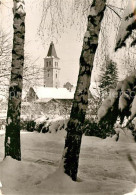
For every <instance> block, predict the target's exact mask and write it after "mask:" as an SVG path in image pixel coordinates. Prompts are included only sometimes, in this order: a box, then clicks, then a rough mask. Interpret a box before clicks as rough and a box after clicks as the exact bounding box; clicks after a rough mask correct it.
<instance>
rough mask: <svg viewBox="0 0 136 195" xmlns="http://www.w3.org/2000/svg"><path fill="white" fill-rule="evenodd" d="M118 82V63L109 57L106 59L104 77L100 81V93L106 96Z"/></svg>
mask: <svg viewBox="0 0 136 195" xmlns="http://www.w3.org/2000/svg"><path fill="white" fill-rule="evenodd" d="M117 82H118V71H117V65H116V63H115V62H113V61H112V60H111V59H110V58H109V57H107V60H106V67H105V70H102V77H101V82H100V85H99V87H100V93H101V95H102V97H103V96H106V95H107V94H108V93H109V91H110V89H111V88H115V87H116V85H117Z"/></svg>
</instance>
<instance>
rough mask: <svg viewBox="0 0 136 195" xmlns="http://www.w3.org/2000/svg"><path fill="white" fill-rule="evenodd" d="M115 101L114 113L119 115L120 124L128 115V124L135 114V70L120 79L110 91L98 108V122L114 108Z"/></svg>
mask: <svg viewBox="0 0 136 195" xmlns="http://www.w3.org/2000/svg"><path fill="white" fill-rule="evenodd" d="M115 103H116V105H117V107H116V111H117V112H116V115H117V117H120V121H121V124H122V123H123V121H124V118H125V117H127V118H128V117H129V119H128V123H127V125H128V124H129V123H130V122H131V121H132V120H133V119H134V118H135V116H136V71H134V73H132V74H131V75H129V76H128V77H126V78H125V79H124V80H123V81H120V82H119V83H118V84H117V86H116V88H115V89H112V90H111V91H110V93H109V96H108V97H107V98H106V99H105V100H104V102H103V103H102V105H101V107H100V108H99V110H98V121H99V122H101V121H102V120H104V119H105V118H107V115H108V114H109V113H111V112H112V111H113V110H114V107H115ZM117 117H116V118H117ZM110 120H112V119H110Z"/></svg>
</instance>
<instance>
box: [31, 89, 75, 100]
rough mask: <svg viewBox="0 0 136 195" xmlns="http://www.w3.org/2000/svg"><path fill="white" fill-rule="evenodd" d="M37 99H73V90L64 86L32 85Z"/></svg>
mask: <svg viewBox="0 0 136 195" xmlns="http://www.w3.org/2000/svg"><path fill="white" fill-rule="evenodd" d="M33 89H34V91H35V93H36V95H37V96H38V98H39V99H73V98H74V92H73V91H72V92H70V91H68V90H67V89H66V88H53V87H33Z"/></svg>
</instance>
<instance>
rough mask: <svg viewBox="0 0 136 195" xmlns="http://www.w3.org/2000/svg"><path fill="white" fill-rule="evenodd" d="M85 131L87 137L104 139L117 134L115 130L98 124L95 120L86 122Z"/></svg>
mask: <svg viewBox="0 0 136 195" xmlns="http://www.w3.org/2000/svg"><path fill="white" fill-rule="evenodd" d="M83 131H84V134H85V135H86V136H96V137H100V138H103V139H104V138H106V137H108V136H111V135H114V134H116V132H115V130H114V129H109V128H108V127H106V126H104V125H100V124H97V123H96V122H95V121H94V120H93V119H91V120H85V123H84V125H83Z"/></svg>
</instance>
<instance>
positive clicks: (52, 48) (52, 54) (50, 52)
mask: <svg viewBox="0 0 136 195" xmlns="http://www.w3.org/2000/svg"><path fill="white" fill-rule="evenodd" d="M47 56H48V57H55V58H58V56H57V53H56V50H55V46H54V43H53V42H51V44H50V47H49V50H48V53H47Z"/></svg>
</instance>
